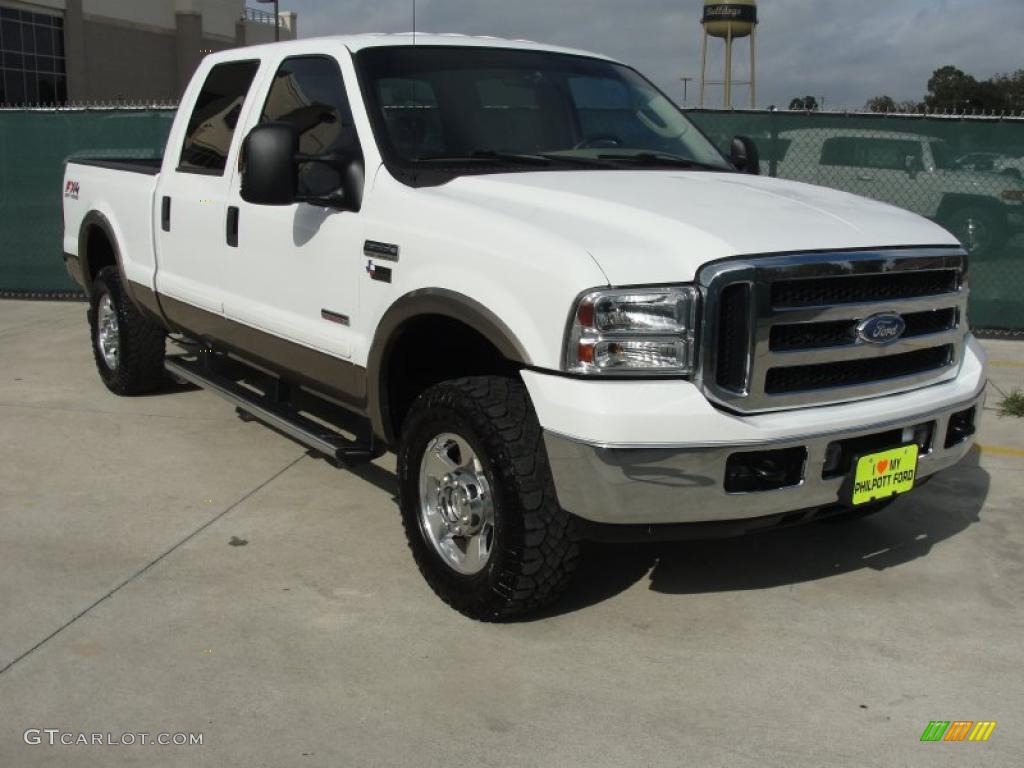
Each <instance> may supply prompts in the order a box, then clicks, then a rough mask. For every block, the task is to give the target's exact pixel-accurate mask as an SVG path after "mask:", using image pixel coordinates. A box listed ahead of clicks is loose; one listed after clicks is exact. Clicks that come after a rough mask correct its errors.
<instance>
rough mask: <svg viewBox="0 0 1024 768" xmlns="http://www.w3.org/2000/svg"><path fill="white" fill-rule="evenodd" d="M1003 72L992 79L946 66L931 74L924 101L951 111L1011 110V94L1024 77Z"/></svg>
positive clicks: (1020, 84) (942, 109)
mask: <svg viewBox="0 0 1024 768" xmlns="http://www.w3.org/2000/svg"><path fill="white" fill-rule="evenodd" d="M1021 74H1022V73H1020V72H1018V73H1017V74H1016V75H1004V76H1001V77H999V76H997V77H994V78H991V79H990V80H981V81H979V80H976V79H975V78H974V77H973V76H971V75H968V74H967V73H966V72H964V71H962V70H960V69H957V68H956V67H954V66H951V65H946V66H945V67H941V68H939V69H937V70H935V72H934V73H933V74H932V76H931V79H930V80H929V81H928V95H927V96H925V99H924V101H925V104H926V105H927V106H928V108H929V109H933V110H938V111H951V112H975V111H982V112H1000V111H1002V110H1005V109H1012V108H1013V107H1012V106H1011V103H1012V101H1013V98H1012V95H1013V94H1014V93H1016V92H1017V89H1018V88H1020V87H1022V86H1024V77H1018V76H1019V75H1021Z"/></svg>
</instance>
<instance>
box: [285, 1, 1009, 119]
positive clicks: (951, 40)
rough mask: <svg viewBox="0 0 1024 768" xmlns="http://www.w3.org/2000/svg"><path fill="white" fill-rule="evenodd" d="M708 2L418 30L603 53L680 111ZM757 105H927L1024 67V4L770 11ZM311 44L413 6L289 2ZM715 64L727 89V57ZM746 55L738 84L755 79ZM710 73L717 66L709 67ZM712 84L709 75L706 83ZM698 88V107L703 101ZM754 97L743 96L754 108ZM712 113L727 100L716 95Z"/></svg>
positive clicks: (451, 19) (397, 26)
mask: <svg viewBox="0 0 1024 768" xmlns="http://www.w3.org/2000/svg"><path fill="white" fill-rule="evenodd" d="M701 5H702V3H701V1H700V0H632V1H631V0H418V4H417V17H418V23H417V26H418V28H419V29H420V30H421V31H430V32H464V33H467V34H478V35H483V34H489V35H498V36H501V37H512V38H527V39H530V40H537V41H541V42H548V43H556V44H559V45H567V46H572V47H576V48H584V49H589V50H593V51H600V52H602V53H606V54H609V55H611V56H614V57H616V58H619V59H621V60H623V61H625V62H627V63H629V64H632V65H633V66H635V67H637V68H638V69H640V70H641V71H642V72H644V73H645V74H646V75H648V76H649V77H651V78H652V79H653V80H655V82H657V83H658V85H660V86H661V87H662V88H663V89H665V90H666V91H668V92H669V93H670V94H671V95H672V96H673V97H674V98H675V99H677V100H680V101H681V100H682V93H683V89H682V84H681V83H680V82H679V80H678V78H679V77H681V76H682V75H689V76H692V77H699V75H700V42H701V30H700V24H699V18H700V9H701ZM759 8H760V17H761V25H760V27H759V29H758V40H757V42H758V79H759V93H758V99H757V100H758V105H759V106H768V105H769V104H776V105H779V106H786V105H788V104H789V100H790V99H791V98H793V97H794V96H803V95H807V94H811V95H815V96H819V97H820V96H824V97H825V100H826V107H827V108H831V107H833V106H835V107H839V106H849V107H860V106H862V105H863V104H864V102H865V101H866V100H867V99H868V98H869V97H870V96H875V95H879V94H882V93H887V94H889V95H890V96H892V97H893V98H895V99H896V100H897V101H902V100H904V99H915V100H918V99H921V98H922V97H923V96H924V91H925V87H926V83H927V81H928V77H929V76H930V74H931V72H932V71H933V70H935V69H937V68H938V67H940V66H942V65H944V64H955V65H957V66H959V67H960V68H961V69H964V70H965V71H967V72H970V73H971V74H974V75H975V76H977V77H979V78H987V77H990V76H991V75H993V74H995V73H997V72H1008V71H1014V70H1016V69H1021V68H1024V0H847V1H841V0H762V2H760V3H759ZM281 9H282V10H292V11H296V12H298V14H299V33H300V35H301V36H303V37H310V36H314V35H325V34H350V33H358V32H405V31H409V30H410V29H411V28H412V0H281ZM720 47H721V46H719V49H715V53H716V56H715V57H714V58H712V60H711V62H712V64H713V72H714V78H715V79H721V68H720V66H721V65H720V63H721V60H722V59H721V51H720ZM746 51H747V48H746V45H745V44H744V45H741V46H740V53H739V59H738V62H737V63H738V67H739V74H738V75H737V77H738V78H739V79H746V78H745V76H741V75H745V71H746V66H747V63H746V62H747V56H746ZM709 66H710V65H709ZM711 77H712V75H711V74H709V78H711ZM695 86H696V83H693V84H691V90H690V99H689V103H690V104H691V105H693V104H694V103H695V102H696V87H695ZM747 98H748V96H747V94H746V91H745V90H743V89H741V90H740V91H739V92H737V94H736V95H735V96H734V101H735V103H736V105H737V106H742V105H745V104H746V99H747ZM708 104H709V106H719V105H720V104H721V92H720V90H719V92H718V93H713V92H709V100H708Z"/></svg>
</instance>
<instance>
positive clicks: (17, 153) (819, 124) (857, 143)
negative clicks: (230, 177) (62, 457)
mask: <svg viewBox="0 0 1024 768" xmlns="http://www.w3.org/2000/svg"><path fill="white" fill-rule="evenodd" d="M689 114H690V116H691V118H692V119H693V120H694V122H696V123H697V125H698V126H700V128H701V129H702V130H703V131H704V132H705V133H706V134H708V136H710V137H711V138H712V140H714V141H715V142H716V143H717V144H718V145H719V147H720V148H721V149H722V150H723V151H725V152H728V148H729V143H730V141H731V139H732V137H733V136H736V135H745V136H749V137H750V138H752V139H753V140H754V141H755V142H756V143H757V145H758V149H759V150H760V154H761V169H762V173H763V174H765V175H770V176H777V177H779V178H785V179H795V180H799V181H806V182H809V183H812V184H822V185H825V186H830V187H835V188H837V189H843V190H846V191H849V192H853V193H855V194H858V195H864V196H866V197H871V198H874V199H876V200H881V201H884V202H888V203H891V204H893V205H897V206H900V207H902V208H907V209H909V210H912V211H914V212H916V213H920V214H922V215H924V216H928V217H929V218H931V219H934V220H935V221H938V222H939V223H940V224H942V225H943V226H945V227H947V228H948V229H949V230H950V231H952V232H953V233H954V234H956V235H957V237H958V238H960V240H961V242H963V243H964V244H965V247H967V248H968V250H969V251H970V252H971V291H972V296H971V320H972V323H973V325H974V326H975V327H979V328H991V329H1010V330H1024V180H1022V175H1024V120H1019V119H997V118H971V117H958V118H946V117H923V116H893V115H845V114H831V113H796V112H733V111H729V112H722V111H702V110H697V111H691V112H689ZM173 116H174V111H173V110H169V109H111V110H93V109H90V110H57V111H45V110H24V111H19V110H0V234H2V237H0V295H59V294H61V293H64V292H72V291H75V286H74V285H73V283H72V282H71V280H70V278H68V276H67V274H66V273H65V271H64V267H63V263H62V260H61V250H62V249H61V242H60V241H61V216H60V208H61V178H62V173H63V164H64V161H65V160H66V159H68V158H69V157H74V156H82V155H91V156H122V157H123V156H133V157H153V156H157V155H159V154H161V153H162V151H163V147H164V143H165V141H166V137H167V133H168V131H169V130H170V126H171V121H172V119H173Z"/></svg>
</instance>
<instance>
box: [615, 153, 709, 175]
mask: <svg viewBox="0 0 1024 768" xmlns="http://www.w3.org/2000/svg"><path fill="white" fill-rule="evenodd" d="M597 158H598V159H599V160H614V161H616V162H625V163H634V164H636V165H644V166H672V167H675V168H699V169H701V170H703V171H721V172H728V171H729V169H728V168H725V167H723V166H720V165H711V163H702V162H700V161H699V160H691V159H690V158H688V157H680V156H679V155H672V154H668V153H665V152H637V153H636V154H632V155H624V154H615V155H611V154H605V155H598V156H597Z"/></svg>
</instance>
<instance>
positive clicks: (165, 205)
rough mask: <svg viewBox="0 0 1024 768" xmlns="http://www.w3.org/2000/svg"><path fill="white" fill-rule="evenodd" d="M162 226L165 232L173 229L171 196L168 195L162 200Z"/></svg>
mask: <svg viewBox="0 0 1024 768" xmlns="http://www.w3.org/2000/svg"><path fill="white" fill-rule="evenodd" d="M160 228H161V229H162V230H163V231H164V232H170V231H171V198H170V197H168V196H167V195H164V199H163V200H161V201H160Z"/></svg>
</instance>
